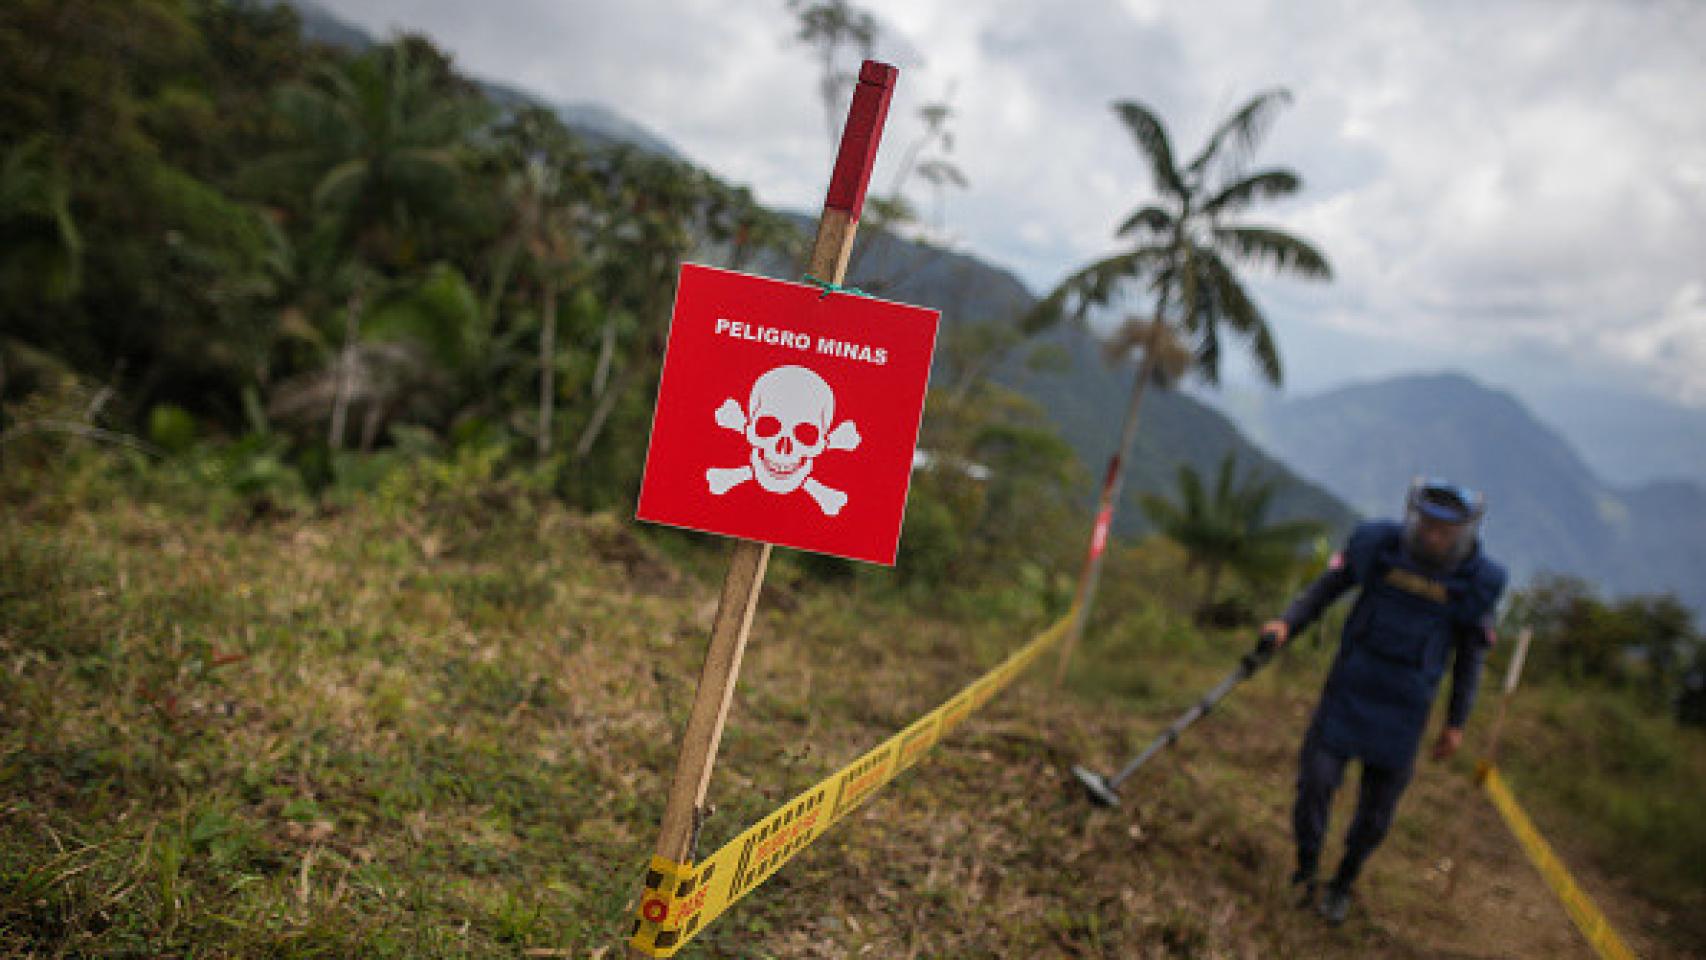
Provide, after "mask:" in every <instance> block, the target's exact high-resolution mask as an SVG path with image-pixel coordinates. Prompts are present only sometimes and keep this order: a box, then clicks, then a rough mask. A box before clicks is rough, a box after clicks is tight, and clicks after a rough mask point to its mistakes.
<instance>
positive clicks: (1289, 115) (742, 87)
mask: <svg viewBox="0 0 1706 960" xmlns="http://www.w3.org/2000/svg"><path fill="white" fill-rule="evenodd" d="M322 3H323V5H325V6H327V7H328V8H329V9H332V10H333V11H335V12H336V13H337V14H339V15H340V16H342V17H344V18H346V19H348V20H350V21H352V22H355V23H358V24H360V25H362V26H364V27H367V28H368V29H370V30H373V31H375V32H377V33H386V32H389V31H390V30H393V29H396V28H400V27H406V28H411V29H417V30H422V31H424V32H426V33H428V34H430V35H431V36H433V37H434V38H435V40H436V41H437V42H438V43H440V44H441V45H443V46H444V47H446V48H447V49H449V50H450V51H452V52H453V53H454V54H455V56H456V58H457V60H458V62H459V63H461V65H462V66H463V67H464V68H465V69H467V70H469V71H471V72H474V73H476V74H480V75H483V76H487V77H491V78H494V79H500V80H505V81H509V82H512V83H515V84H519V85H521V86H524V87H527V88H530V89H532V90H534V91H536V92H538V93H540V94H543V95H545V96H547V97H549V98H551V99H553V100H559V101H565V102H572V101H585V100H592V101H597V102H601V103H603V104H606V105H608V106H610V107H612V108H614V109H615V110H617V111H618V112H620V113H622V114H624V115H626V116H628V117H630V118H632V119H634V120H636V121H638V122H640V123H642V124H644V125H645V126H647V127H649V128H651V129H652V130H654V131H656V132H657V133H658V134H659V135H661V136H662V137H664V138H665V139H667V140H669V141H670V142H671V143H673V144H675V145H676V146H677V147H678V148H679V149H680V150H681V151H682V152H683V153H684V154H686V155H687V156H688V157H690V158H692V159H693V160H695V161H697V162H699V163H701V164H703V165H705V166H707V167H709V168H711V169H713V170H715V171H716V172H718V173H719V174H721V175H723V176H724V177H726V178H729V179H732V180H735V181H739V182H744V183H747V184H749V185H751V186H752V187H753V188H754V190H755V191H756V192H757V193H758V195H759V196H760V198H761V199H763V200H765V201H767V202H770V203H773V204H778V205H783V206H789V207H794V208H797V209H801V210H810V209H813V208H815V207H816V206H817V204H818V203H819V202H820V201H821V198H822V190H823V185H824V182H825V176H826V173H827V168H828V165H829V161H830V144H829V136H828V133H827V131H826V129H825V127H826V124H825V119H824V114H823V108H822V105H821V103H820V102H819V100H818V99H817V81H816V77H817V66H816V63H815V61H814V59H813V56H812V53H811V51H810V50H809V49H808V48H806V47H804V46H802V45H800V44H798V43H796V42H794V41H793V40H792V29H793V27H792V21H791V17H790V15H789V14H788V12H787V10H786V9H785V5H784V2H783V0H745V2H737V3H730V2H727V0H628V2H621V3H618V2H605V3H593V2H583V0H489V2H487V3H481V4H471V3H467V2H465V0H322ZM865 5H866V6H867V7H868V8H869V9H871V10H873V11H874V12H875V13H876V14H877V16H878V18H879V20H880V22H881V24H882V26H883V28H884V31H885V36H884V37H883V38H882V39H881V40H880V41H879V46H878V54H879V56H882V57H885V58H887V59H890V60H891V61H893V62H895V63H897V64H898V65H899V66H900V67H901V68H902V74H901V81H900V88H899V91H898V93H897V96H896V101H895V106H894V113H893V114H892V116H893V119H892V120H891V123H890V126H889V130H888V134H887V138H888V139H887V140H886V141H885V148H884V160H885V161H886V162H885V163H884V164H879V167H878V172H877V176H876V179H875V181H874V189H877V190H885V189H887V188H888V185H889V181H890V178H891V177H892V176H893V169H892V168H893V165H894V164H895V161H896V158H898V157H899V155H900V154H901V153H902V152H903V150H902V149H901V148H902V147H903V145H904V144H906V143H907V142H908V141H909V140H911V139H912V138H913V137H915V136H916V135H917V134H918V132H919V130H920V129H921V127H920V124H919V123H918V121H917V119H916V111H917V109H918V107H919V106H920V105H921V104H922V103H925V102H927V101H931V100H939V99H943V98H948V99H949V100H950V102H951V103H952V105H953V107H954V110H955V114H956V117H955V121H954V125H953V128H954V131H955V134H956V143H955V151H954V159H955V161H956V162H957V164H958V165H959V166H960V168H961V169H962V170H963V171H964V173H965V175H966V177H967V179H968V181H969V188H968V189H966V190H964V191H954V192H952V193H951V194H950V195H949V196H948V197H947V200H946V204H945V209H944V212H943V223H944V226H945V228H946V229H947V231H948V232H949V233H950V234H951V235H952V236H953V237H954V238H955V240H956V242H957V243H958V244H959V245H961V246H962V247H964V248H967V249H968V250H970V251H971V252H974V253H976V254H978V255H980V256H983V257H985V258H987V259H990V260H992V261H994V262H997V263H999V264H1002V265H1005V266H1008V267H1010V268H1011V269H1013V270H1014V271H1015V272H1016V273H1017V274H1019V276H1021V277H1022V278H1023V279H1024V280H1025V281H1026V282H1027V283H1028V284H1029V285H1030V286H1031V287H1032V288H1033V289H1035V290H1042V289H1045V288H1047V287H1048V286H1050V285H1051V284H1052V283H1053V282H1054V281H1056V280H1057V279H1059V278H1060V277H1061V276H1062V275H1063V274H1064V273H1065V272H1067V271H1068V270H1069V269H1071V268H1072V267H1073V266H1075V265H1078V264H1081V263H1083V262H1085V261H1086V260H1088V259H1090V258H1092V257H1095V256H1098V255H1100V254H1103V253H1106V252H1108V251H1109V250H1110V249H1112V244H1113V230H1114V227H1115V225H1116V224H1117V223H1118V222H1119V221H1120V219H1122V214H1123V213H1124V212H1126V211H1129V210H1130V209H1132V208H1134V207H1135V206H1137V205H1138V204H1139V203H1141V202H1143V200H1144V199H1145V198H1146V197H1147V196H1149V182H1148V176H1147V173H1146V172H1145V169H1144V167H1143V166H1142V165H1141V164H1140V162H1139V159H1138V154H1137V153H1136V151H1135V149H1134V148H1133V146H1132V145H1131V143H1130V142H1129V140H1128V139H1127V137H1126V135H1125V133H1124V132H1123V129H1122V128H1121V127H1120V126H1119V125H1118V124H1117V123H1116V122H1115V121H1114V119H1113V115H1112V113H1111V111H1110V110H1109V104H1110V103H1111V102H1112V101H1114V100H1116V99H1123V98H1135V99H1139V100H1142V101H1144V102H1146V103H1148V104H1150V105H1151V106H1152V107H1154V108H1155V109H1156V110H1157V111H1158V112H1159V113H1160V114H1161V115H1162V116H1163V117H1164V118H1165V119H1166V120H1167V122H1168V124H1169V127H1170V129H1171V131H1172V134H1173V137H1174V141H1175V145H1176V149H1177V150H1178V151H1179V152H1181V153H1183V152H1187V151H1194V149H1195V148H1196V147H1197V146H1198V145H1200V143H1201V141H1202V138H1203V137H1204V136H1205V134H1206V133H1207V131H1208V129H1210V128H1211V127H1212V125H1213V124H1214V123H1215V122H1216V121H1218V120H1219V119H1220V118H1221V117H1223V116H1224V115H1225V114H1226V113H1227V112H1228V111H1229V110H1230V109H1232V108H1233V107H1235V106H1237V105H1238V104H1239V103H1241V102H1242V101H1243V100H1244V99H1245V98H1246V97H1247V96H1249V95H1250V94H1251V93H1253V92H1255V91H1258V90H1261V89H1264V88H1267V87H1271V86H1275V85H1283V86H1285V87H1288V88H1289V89H1290V90H1291V91H1292V93H1293V95H1294V97H1295V100H1294V104H1293V106H1292V107H1291V108H1289V109H1288V110H1287V111H1286V112H1285V113H1283V114H1282V115H1281V116H1280V118H1279V120H1278V122H1277V123H1276V125H1275V126H1274V128H1273V130H1272V133H1271V135H1270V137H1269V139H1268V140H1267V142H1266V143H1265V144H1264V146H1263V149H1262V151H1261V153H1260V154H1259V156H1258V162H1259V163H1263V164H1276V165H1287V166H1290V167H1292V168H1294V169H1296V170H1297V171H1298V172H1299V173H1301V174H1302V175H1303V177H1304V180H1305V186H1306V188H1305V191H1304V193H1303V194H1302V195H1301V197H1299V198H1298V199H1296V200H1293V201H1289V202H1287V203H1286V204H1284V205H1282V206H1275V207H1271V208H1269V209H1267V210H1265V211H1263V214H1262V215H1263V216H1265V217H1267V218H1269V219H1271V220H1273V221H1274V222H1277V223H1280V224H1283V225H1285V226H1286V227H1288V228H1290V229H1292V230H1294V231H1297V232H1299V233H1301V234H1302V235H1304V236H1307V237H1309V238H1311V239H1312V240H1314V241H1315V242H1316V244H1317V245H1318V246H1319V247H1320V248H1321V249H1322V250H1323V251H1325V252H1326V253H1327V254H1328V256H1329V258H1330V259H1331V261H1332V262H1333V265H1334V267H1335V269H1336V271H1337V274H1338V276H1337V279H1336V281H1335V282H1334V283H1332V284H1327V285H1322V284H1302V283H1296V282H1290V281H1271V282H1270V281H1263V282H1261V283H1260V284H1259V291H1260V293H1261V296H1262V298H1263V302H1264V303H1265V304H1266V305H1267V307H1268V311H1269V313H1270V319H1272V320H1273V322H1274V324H1275V326H1276V328H1277V329H1278V331H1279V334H1280V338H1281V345H1282V349H1283V350H1284V352H1285V354H1286V359H1287V362H1288V366H1289V370H1290V385H1291V388H1292V389H1296V390H1304V391H1311V390H1316V389H1320V388H1322V387H1325V386H1330V385H1333V384H1336V383H1341V382H1344V381H1347V380H1356V379H1368V378H1371V377H1374V376H1381V375H1386V374H1390V373H1394V372H1399V371H1405V370H1436V369H1440V368H1446V367H1450V368H1456V369H1461V370H1465V371H1468V372H1471V373H1473V374H1475V375H1477V376H1479V377H1481V378H1482V379H1484V380H1487V381H1490V382H1492V383H1494V384H1497V385H1500V386H1505V387H1509V388H1511V389H1513V390H1515V391H1517V392H1518V393H1519V394H1521V395H1523V396H1525V397H1526V398H1528V399H1530V400H1531V401H1534V402H1535V404H1536V405H1537V406H1540V407H1542V408H1543V409H1548V408H1549V409H1551V410H1552V411H1553V413H1554V415H1555V416H1558V415H1562V414H1560V413H1558V411H1559V410H1560V409H1562V408H1561V407H1560V406H1559V405H1560V404H1561V403H1565V402H1566V400H1565V398H1566V394H1567V391H1568V390H1570V389H1573V388H1575V387H1576V386H1578V385H1581V384H1590V385H1591V386H1592V387H1593V389H1594V390H1596V391H1601V392H1607V393H1610V392H1615V393H1620V394H1623V395H1625V396H1626V397H1633V396H1641V395H1645V396H1648V397H1651V398H1659V399H1663V400H1665V401H1668V402H1671V403H1675V404H1681V405H1686V406H1689V407H1694V408H1697V409H1706V55H1703V54H1702V52H1701V51H1703V50H1706V3H1700V2H1695V0H1671V2H1666V0H1627V2H1612V0H1593V2H1570V0H1544V2H1539V0H1537V2H1512V0H1507V2H1480V0H1477V2H1460V0H1412V2H1390V3H1382V4H1378V5H1372V4H1360V3H1352V2H1349V0H1289V2H1283V3H1282V2H1278V0H1274V2H1261V0H1249V2H1202V3H1166V2H1163V0H1057V2H1052V3H1039V2H1035V0H986V2H982V3H947V2H925V0H872V2H869V3H867V4H865ZM914 199H915V200H917V201H920V202H922V203H923V204H924V205H925V206H926V209H928V208H929V194H928V193H926V192H923V191H919V192H918V193H917V194H916V196H915V197H914Z"/></svg>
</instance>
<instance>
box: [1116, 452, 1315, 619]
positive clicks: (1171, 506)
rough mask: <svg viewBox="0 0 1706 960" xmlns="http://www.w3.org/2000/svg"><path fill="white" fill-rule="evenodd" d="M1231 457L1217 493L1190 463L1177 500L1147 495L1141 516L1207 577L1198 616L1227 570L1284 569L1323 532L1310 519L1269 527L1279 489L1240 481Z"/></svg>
mask: <svg viewBox="0 0 1706 960" xmlns="http://www.w3.org/2000/svg"><path fill="white" fill-rule="evenodd" d="M1236 472H1237V471H1236V465H1235V462H1234V458H1233V455H1232V454H1230V453H1228V454H1227V455H1226V456H1225V457H1224V458H1223V459H1222V460H1221V461H1220V470H1219V472H1218V473H1217V474H1216V476H1215V482H1214V489H1213V490H1206V491H1205V490H1204V488H1203V482H1202V477H1201V475H1199V474H1198V473H1197V471H1196V469H1195V468H1193V467H1192V466H1190V465H1189V464H1184V465H1181V466H1180V467H1179V474H1178V482H1179V487H1178V500H1177V501H1176V502H1175V501H1173V500H1168V499H1166V498H1165V497H1160V496H1156V495H1155V494H1147V495H1145V496H1144V497H1143V500H1142V503H1143V512H1144V513H1145V514H1147V515H1148V517H1149V519H1150V522H1152V523H1154V524H1155V526H1156V528H1157V529H1158V530H1160V532H1161V534H1162V535H1163V536H1165V537H1166V538H1167V539H1169V540H1172V541H1173V542H1174V543H1177V544H1178V545H1179V546H1180V547H1183V548H1184V550H1185V555H1186V556H1187V557H1189V558H1190V561H1189V562H1190V570H1191V571H1192V572H1194V571H1196V570H1201V571H1203V573H1204V579H1203V592H1202V598H1201V599H1200V600H1199V601H1198V603H1197V610H1198V612H1199V613H1201V612H1202V611H1205V610H1207V609H1208V608H1209V607H1210V606H1211V605H1212V604H1213V603H1214V599H1215V595H1216V592H1217V591H1218V589H1219V587H1220V579H1221V575H1222V574H1223V573H1225V572H1226V571H1228V570H1231V571H1233V572H1235V573H1238V574H1240V575H1242V576H1244V577H1245V578H1247V579H1251V580H1257V579H1261V578H1263V577H1267V576H1271V575H1272V574H1274V573H1276V572H1279V571H1282V570H1284V569H1285V568H1286V567H1287V566H1289V565H1290V564H1291V562H1292V561H1293V560H1294V559H1296V556H1297V552H1298V548H1299V547H1300V546H1301V545H1303V544H1304V543H1307V542H1308V541H1310V540H1311V539H1313V538H1314V537H1316V536H1318V535H1319V534H1320V533H1321V525H1320V524H1318V523H1315V522H1313V521H1309V520H1296V521H1291V522H1288V523H1269V522H1268V511H1269V509H1270V508H1271V507H1272V505H1273V498H1274V494H1275V493H1276V492H1278V490H1279V485H1278V484H1277V483H1274V482H1272V481H1263V480H1259V479H1257V478H1255V477H1248V476H1247V477H1245V478H1244V479H1243V481H1242V482H1240V481H1238V480H1237V478H1236V476H1235V475H1236Z"/></svg>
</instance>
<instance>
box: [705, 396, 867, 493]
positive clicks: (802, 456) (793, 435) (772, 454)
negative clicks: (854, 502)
mask: <svg viewBox="0 0 1706 960" xmlns="http://www.w3.org/2000/svg"><path fill="white" fill-rule="evenodd" d="M716 420H717V426H719V427H722V428H724V429H725V430H733V431H735V432H737V433H741V434H744V435H745V437H746V442H747V443H748V444H750V445H751V447H752V452H751V453H749V454H748V455H747V465H746V466H744V467H712V468H711V469H709V470H706V471H705V482H706V483H707V484H709V485H710V488H711V492H712V493H713V494H715V495H717V496H719V497H720V496H722V495H723V494H725V493H728V492H729V491H730V490H733V489H734V488H735V487H738V486H740V485H741V484H743V483H745V482H747V481H748V480H753V481H756V482H757V483H758V485H759V486H760V487H762V488H763V489H765V490H767V491H769V492H770V493H777V494H787V493H793V492H794V491H796V490H804V491H805V492H806V493H807V494H808V495H810V496H811V498H812V499H813V500H814V501H816V502H817V505H818V508H819V509H820V510H822V511H823V512H824V514H825V515H826V516H831V517H833V516H835V515H836V514H838V513H840V512H841V508H842V507H844V506H846V505H847V494H846V493H844V492H842V491H840V490H836V489H834V488H833V487H827V486H824V485H823V484H822V483H820V482H818V480H817V478H815V477H813V476H812V466H813V464H814V463H815V462H816V461H817V458H818V457H819V456H820V455H821V454H823V452H824V451H826V450H855V449H857V448H858V446H859V428H858V427H857V426H855V425H854V424H853V421H851V420H843V421H841V422H840V423H839V424H836V423H835V391H834V390H832V389H830V386H829V384H828V383H827V382H825V381H824V379H823V378H822V377H820V376H818V375H817V374H816V373H814V372H812V371H811V370H808V369H806V368H805V367H798V366H785V367H777V368H775V369H773V370H770V371H769V372H767V373H765V374H764V375H762V376H760V377H759V378H758V379H757V380H755V381H753V384H752V392H751V394H750V395H749V396H748V397H747V402H746V406H745V407H744V408H743V407H742V406H741V404H740V402H739V401H737V400H736V399H735V398H733V397H730V398H728V399H727V400H724V401H723V404H722V406H720V407H718V408H717V413H716ZM832 425H833V427H834V429H831V426H832Z"/></svg>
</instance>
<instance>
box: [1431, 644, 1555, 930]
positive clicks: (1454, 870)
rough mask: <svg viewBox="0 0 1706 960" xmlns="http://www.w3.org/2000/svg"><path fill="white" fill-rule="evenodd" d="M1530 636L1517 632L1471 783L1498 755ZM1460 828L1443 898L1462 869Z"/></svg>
mask: <svg viewBox="0 0 1706 960" xmlns="http://www.w3.org/2000/svg"><path fill="white" fill-rule="evenodd" d="M1533 640H1534V628H1533V627H1523V628H1522V632H1521V633H1519V634H1517V639H1516V652H1515V653H1513V654H1511V662H1510V666H1509V667H1507V668H1506V669H1505V687H1504V689H1503V690H1501V691H1499V712H1498V713H1495V714H1494V715H1493V725H1492V726H1491V727H1489V728H1487V752H1486V754H1485V755H1484V756H1483V757H1482V758H1481V762H1480V763H1478V764H1476V770H1475V785H1476V787H1477V788H1479V787H1480V785H1481V781H1482V779H1484V778H1485V776H1486V773H1485V771H1487V770H1490V769H1492V767H1493V764H1494V762H1495V761H1496V760H1497V758H1498V755H1499V740H1500V739H1501V738H1503V736H1504V731H1505V712H1506V711H1507V710H1509V709H1510V700H1511V694H1512V693H1514V692H1516V685H1517V681H1518V680H1521V679H1522V666H1523V664H1524V663H1526V662H1527V661H1528V645H1529V643H1530V642H1531V641H1533ZM1463 830H1464V828H1463V827H1462V826H1459V827H1458V828H1457V831H1456V832H1455V833H1453V834H1452V835H1451V838H1452V842H1451V846H1450V852H1449V853H1448V854H1447V855H1446V861H1447V863H1449V864H1450V866H1449V867H1448V868H1447V870H1446V874H1445V897H1446V899H1447V900H1449V899H1451V898H1453V897H1455V896H1457V878H1458V874H1460V873H1462V872H1463V863H1462V861H1461V857H1462V855H1463Z"/></svg>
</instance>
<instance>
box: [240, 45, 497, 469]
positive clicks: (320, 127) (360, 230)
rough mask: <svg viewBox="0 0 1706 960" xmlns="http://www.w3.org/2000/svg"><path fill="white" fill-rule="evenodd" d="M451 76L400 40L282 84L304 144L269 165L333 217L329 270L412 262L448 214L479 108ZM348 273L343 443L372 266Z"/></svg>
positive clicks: (325, 249)
mask: <svg viewBox="0 0 1706 960" xmlns="http://www.w3.org/2000/svg"><path fill="white" fill-rule="evenodd" d="M442 81H443V78H442V77H440V76H439V75H438V74H437V73H436V72H435V71H434V70H433V65H432V64H431V63H430V62H428V61H427V59H426V58H425V57H423V56H421V55H420V54H419V53H418V52H416V51H415V49H414V48H413V47H412V46H411V45H410V44H408V43H397V44H392V45H389V46H385V47H381V48H379V49H378V50H376V51H374V52H372V53H369V54H367V55H365V56H362V57H360V58H357V59H355V60H351V61H348V62H347V63H343V64H339V65H335V66H332V65H328V66H326V67H325V68H323V69H322V70H320V71H319V73H318V74H316V76H315V78H314V82H313V83H307V84H295V85H292V86H289V87H286V88H285V89H284V90H283V91H282V92H281V94H280V96H279V110H280V113H281V114H282V115H283V116H284V118H285V120H286V121H287V122H288V123H289V124H290V126H291V127H292V128H294V130H295V132H296V134H297V136H298V145H297V146H296V147H295V148H294V149H292V150H289V151H286V152H284V153H281V154H278V155H276V156H274V157H271V158H268V160H267V161H265V163H264V164H263V168H264V169H265V170H268V171H277V172H279V173H282V174H283V175H285V176H286V177H290V178H292V179H295V180H296V181H298V183H299V184H300V185H301V186H303V187H305V188H306V189H307V190H308V195H309V197H310V198H311V203H312V208H313V211H314V212H315V213H318V214H320V215H322V216H324V217H325V219H324V221H323V223H324V225H325V230H324V231H323V235H322V236H321V237H320V238H319V240H320V242H319V243H317V244H314V249H317V250H318V251H319V252H320V253H321V254H322V255H323V257H324V258H325V260H326V261H327V262H328V266H327V269H325V270H324V271H322V272H324V273H325V274H327V275H334V274H338V273H342V272H344V271H343V270H342V269H341V268H340V267H339V266H337V265H339V264H345V263H347V262H348V261H349V260H350V259H351V258H352V257H353V256H367V257H370V258H372V259H376V260H379V261H381V262H387V261H388V262H390V263H392V264H398V263H405V262H408V261H409V260H411V258H412V250H413V247H414V244H413V242H412V240H413V237H412V236H411V232H412V231H415V230H418V229H419V227H418V221H419V220H420V219H421V218H422V217H423V216H430V215H432V214H436V213H442V212H443V211H444V210H445V209H446V207H447V205H448V203H449V202H450V201H451V199H452V198H454V197H455V196H456V194H457V191H456V189H455V188H456V185H457V182H458V178H459V173H460V153H459V151H460V149H461V147H462V146H463V144H465V143H466V142H467V137H468V134H469V132H470V131H471V130H472V129H473V128H474V126H475V124H476V123H477V122H478V120H479V116H480V114H479V112H478V109H477V107H476V106H475V103H474V101H473V100H472V99H471V98H469V97H466V96H463V95H461V94H460V93H459V92H458V91H455V90H449V89H446V88H445V85H444V83H443V82H442ZM349 276H350V278H351V279H350V282H349V284H348V294H347V297H346V302H345V304H344V338H343V339H344V346H343V349H342V351H341V352H340V354H339V357H338V360H337V367H338V373H337V377H338V382H337V389H336V390H335V391H334V393H333V400H332V408H331V416H330V425H329V443H330V445H331V446H332V447H333V448H337V447H340V446H342V444H343V434H344V422H345V418H346V415H347V411H348V408H349V402H350V397H351V395H352V393H353V389H354V384H353V383H352V382H351V381H352V377H353V376H354V374H355V373H356V364H355V363H354V362H352V361H353V353H352V352H353V351H354V350H355V348H356V346H357V341H358V340H359V338H360V318H361V314H362V312H363V310H364V308H365V305H366V304H365V300H366V297H367V294H368V293H369V290H368V287H369V283H368V282H367V281H366V279H365V278H367V277H368V274H367V272H366V271H362V270H355V271H353V272H350V273H349Z"/></svg>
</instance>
